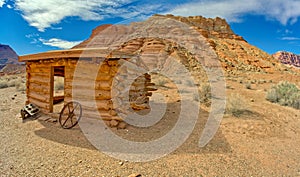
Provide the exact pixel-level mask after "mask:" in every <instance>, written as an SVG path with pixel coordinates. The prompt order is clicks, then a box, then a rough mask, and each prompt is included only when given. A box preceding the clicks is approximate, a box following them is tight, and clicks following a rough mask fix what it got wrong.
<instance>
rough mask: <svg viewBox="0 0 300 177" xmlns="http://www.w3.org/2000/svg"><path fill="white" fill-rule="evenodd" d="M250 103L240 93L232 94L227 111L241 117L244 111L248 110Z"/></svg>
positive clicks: (228, 100)
mask: <svg viewBox="0 0 300 177" xmlns="http://www.w3.org/2000/svg"><path fill="white" fill-rule="evenodd" d="M248 110H249V109H248V104H247V102H246V99H245V98H244V97H242V96H241V95H239V94H231V95H230V96H229V97H228V99H227V103H226V113H228V114H231V115H233V116H235V117H240V116H241V115H242V114H243V113H245V112H247V111H248Z"/></svg>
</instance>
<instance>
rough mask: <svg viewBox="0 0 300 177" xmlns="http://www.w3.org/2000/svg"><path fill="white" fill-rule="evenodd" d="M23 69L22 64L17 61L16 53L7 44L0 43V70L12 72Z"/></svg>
mask: <svg viewBox="0 0 300 177" xmlns="http://www.w3.org/2000/svg"><path fill="white" fill-rule="evenodd" d="M23 70H24V66H22V65H21V64H20V63H19V62H18V55H17V53H16V52H15V51H14V50H13V49H12V48H11V47H10V46H9V45H3V44H0V72H1V73H14V72H19V71H23Z"/></svg>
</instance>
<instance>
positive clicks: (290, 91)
mask: <svg viewBox="0 0 300 177" xmlns="http://www.w3.org/2000/svg"><path fill="white" fill-rule="evenodd" d="M266 99H267V100H268V101H270V102H272V103H278V104H280V105H282V106H290V107H293V108H296V109H300V106H299V104H300V103H299V102H300V89H299V88H298V87H297V86H296V85H295V84H293V83H289V82H287V81H284V82H280V83H278V84H277V85H274V86H272V88H271V89H270V90H269V91H268V92H267V96H266Z"/></svg>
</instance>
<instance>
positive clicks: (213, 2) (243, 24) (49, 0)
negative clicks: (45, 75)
mask: <svg viewBox="0 0 300 177" xmlns="http://www.w3.org/2000/svg"><path fill="white" fill-rule="evenodd" d="M156 13H159V14H167V13H171V14H174V15H181V16H194V15H202V16H205V17H212V18H214V17H216V16H219V17H222V18H225V19H226V20H227V21H228V22H229V23H230V25H231V27H232V29H233V31H234V32H235V33H237V34H239V35H241V36H243V37H244V39H246V40H247V41H248V42H249V43H250V44H253V45H255V46H257V47H259V48H261V49H263V50H264V51H266V52H268V53H270V54H272V53H275V52H276V51H279V50H285V51H290V52H293V53H296V54H300V33H299V29H300V21H299V20H300V19H299V18H298V17H299V16H300V1H299V0H285V1H283V0H264V1H262V0H192V1H186V0H152V1H147V0H142V1H136V0H117V1H116V0H0V17H1V18H0V19H1V20H0V43H1V44H8V45H10V46H11V47H12V48H13V49H14V50H15V51H16V52H17V53H18V54H19V55H24V54H30V53H37V52H43V51H48V50H57V49H65V48H69V47H72V46H73V45H76V44H78V43H79V42H81V41H83V40H85V39H87V38H88V37H89V35H90V34H91V31H92V29H94V28H95V27H97V26H99V25H101V24H118V23H128V22H131V21H140V20H143V19H146V18H147V17H149V16H151V15H153V14H156Z"/></svg>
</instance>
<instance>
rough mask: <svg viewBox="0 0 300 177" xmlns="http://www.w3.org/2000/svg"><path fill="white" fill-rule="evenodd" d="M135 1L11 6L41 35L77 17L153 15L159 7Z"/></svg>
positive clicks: (27, 0)
mask: <svg viewBox="0 0 300 177" xmlns="http://www.w3.org/2000/svg"><path fill="white" fill-rule="evenodd" d="M0 1H1V0H0ZM135 2H136V1H135V0H118V1H116V0H71V1H70V0H42V1H41V0H16V2H15V5H16V9H18V10H19V11H21V13H22V16H23V18H24V19H25V20H26V21H27V22H28V23H29V25H30V26H33V27H36V28H37V29H38V30H39V31H41V32H42V31H44V30H45V29H46V28H49V27H51V25H53V24H58V23H60V22H61V21H62V20H63V19H64V18H66V17H79V19H82V20H86V21H89V20H102V19H104V18H107V17H116V16H117V17H123V18H132V17H134V16H137V15H143V14H144V13H147V14H150V13H153V12H154V11H157V10H158V9H159V7H160V6H159V5H147V6H145V7H144V8H141V7H137V6H136V4H135ZM145 8H146V10H145Z"/></svg>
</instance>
